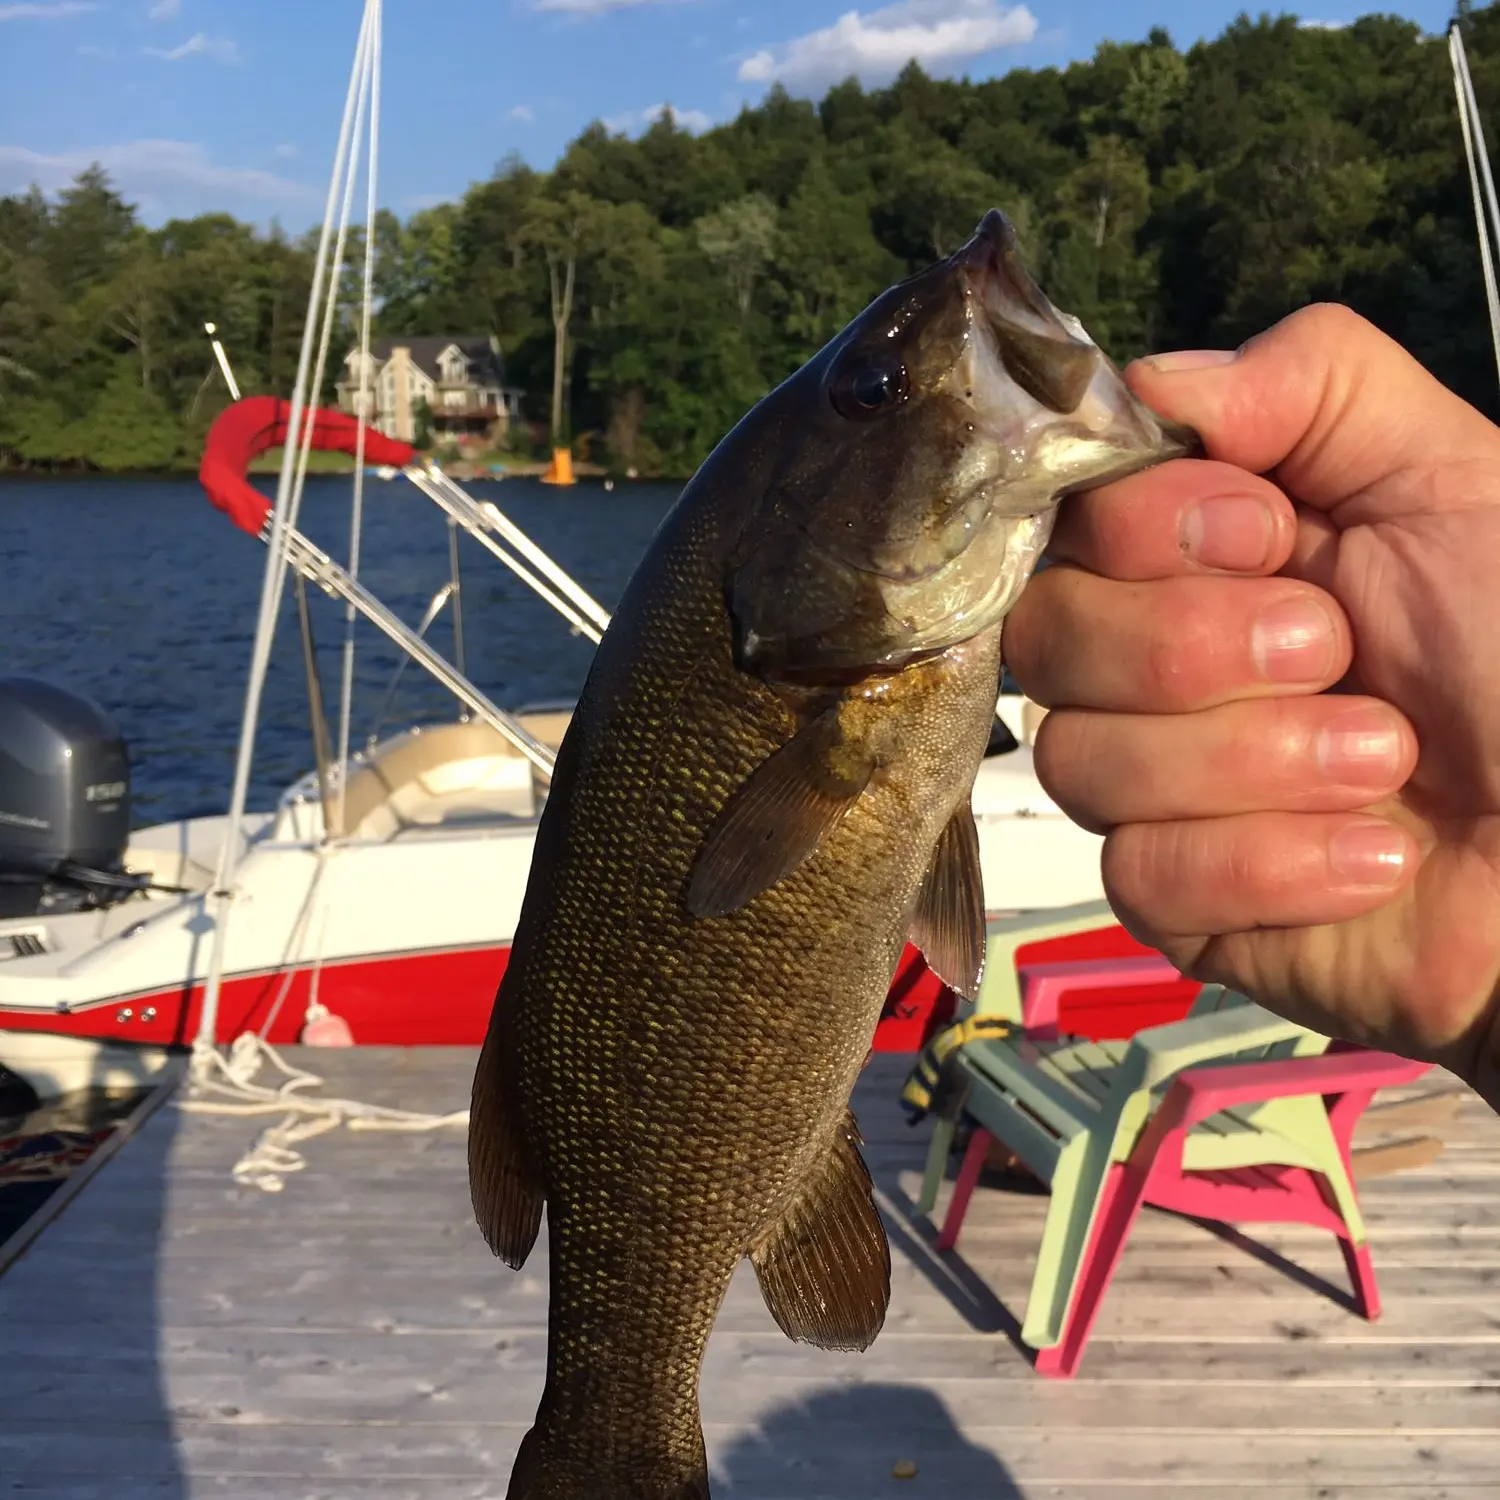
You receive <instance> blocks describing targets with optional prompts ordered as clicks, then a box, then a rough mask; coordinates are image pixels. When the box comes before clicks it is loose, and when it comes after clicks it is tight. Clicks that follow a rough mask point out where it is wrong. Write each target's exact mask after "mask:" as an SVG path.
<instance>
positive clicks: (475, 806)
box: [344, 713, 570, 839]
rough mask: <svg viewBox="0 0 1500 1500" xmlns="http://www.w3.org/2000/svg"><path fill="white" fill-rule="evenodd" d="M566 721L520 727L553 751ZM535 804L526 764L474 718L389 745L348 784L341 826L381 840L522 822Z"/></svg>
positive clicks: (551, 717)
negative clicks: (461, 824)
mask: <svg viewBox="0 0 1500 1500" xmlns="http://www.w3.org/2000/svg"><path fill="white" fill-rule="evenodd" d="M569 717H570V716H569V715H568V714H566V713H546V714H527V715H523V716H521V718H520V720H519V722H520V724H521V725H522V727H523V728H525V729H526V730H527V731H528V732H529V733H531V734H533V735H535V736H536V738H537V739H539V740H541V741H542V742H543V743H544V744H552V745H553V747H554V748H556V744H557V743H561V740H562V734H563V731H565V730H566V728H567V722H568V719H569ZM554 721H556V722H554ZM553 736H555V741H554V739H553ZM536 802H537V798H536V788H535V784H534V780H533V772H532V767H531V762H530V761H528V760H527V759H526V758H525V757H524V756H523V755H521V754H520V752H519V751H517V750H516V749H515V748H514V747H513V746H512V745H511V744H510V742H509V741H508V740H507V739H505V737H504V736H503V735H501V734H500V733H499V731H497V730H496V729H494V728H492V727H491V726H490V725H488V724H486V723H484V722H483V721H481V720H477V719H475V720H471V721H470V722H468V723H466V724H462V723H461V724H438V725H433V726H428V727H425V728H422V729H414V730H412V731H410V732H409V733H408V734H404V735H401V736H399V737H398V738H396V739H393V740H391V741H389V742H388V743H387V744H386V745H385V746H383V747H382V748H381V750H380V752H379V753H378V754H377V755H376V757H375V758H374V759H373V760H370V761H367V762H366V763H365V764H364V765H362V766H361V767H360V768H359V770H358V771H356V772H355V774H354V775H353V776H352V777H351V778H350V780H349V786H348V789H347V791H346V792H345V794H344V827H345V828H346V829H347V830H348V834H347V836H348V837H349V838H352V839H386V838H390V837H392V836H393V835H395V834H397V833H399V832H400V831H401V830H402V829H403V828H408V827H412V826H416V825H432V824H438V823H443V822H450V821H455V820H458V819H468V818H479V819H487V818H494V817H496V816H501V817H505V816H509V817H518V818H529V817H532V816H534V815H535V812H536Z"/></svg>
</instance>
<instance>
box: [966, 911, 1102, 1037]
mask: <svg viewBox="0 0 1500 1500" xmlns="http://www.w3.org/2000/svg"><path fill="white" fill-rule="evenodd" d="M1116 921H1117V918H1116V917H1115V914H1114V911H1113V910H1112V908H1111V907H1110V904H1109V902H1108V901H1080V902H1077V903H1076V904H1075V905H1073V906H1059V907H1054V908H1051V909H1049V910H1043V911H1034V912H1022V913H1020V915H1018V916H1014V917H995V918H993V919H991V920H990V921H987V922H986V923H985V924H984V979H983V981H982V982H981V984H980V987H979V994H978V995H977V996H975V999H974V1003H973V1005H972V1007H971V1008H970V1012H969V1013H970V1014H971V1015H976V1016H1003V1017H1004V1018H1005V1019H1006V1020H1009V1021H1020V1019H1021V986H1020V981H1019V980H1018V979H1017V977H1016V950H1017V949H1018V948H1020V947H1022V946H1024V945H1025V944H1027V943H1043V942H1046V941H1047V939H1048V938H1057V937H1071V936H1072V935H1073V934H1074V933H1075V932H1091V931H1093V930H1094V929H1095V928H1097V927H1113V926H1114V925H1115V924H1116Z"/></svg>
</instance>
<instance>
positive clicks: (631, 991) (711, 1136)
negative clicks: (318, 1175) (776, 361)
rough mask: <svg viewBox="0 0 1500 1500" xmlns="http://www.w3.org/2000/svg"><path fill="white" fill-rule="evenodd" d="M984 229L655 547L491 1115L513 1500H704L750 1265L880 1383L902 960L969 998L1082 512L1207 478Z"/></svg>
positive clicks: (510, 971) (595, 709)
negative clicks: (989, 833) (1026, 703)
mask: <svg viewBox="0 0 1500 1500" xmlns="http://www.w3.org/2000/svg"><path fill="white" fill-rule="evenodd" d="M1193 442H1194V439H1193V436H1192V434H1190V433H1187V432H1185V431H1183V430H1181V429H1177V428H1172V427H1169V426H1168V425H1167V424H1165V423H1163V422H1162V421H1161V420H1159V419H1158V418H1157V417H1155V416H1154V415H1153V414H1152V413H1151V412H1149V411H1148V410H1146V408H1144V407H1143V406H1142V405H1141V404H1140V403H1139V402H1138V401H1136V400H1135V398H1134V397H1133V396H1131V394H1130V393H1129V391H1128V390H1127V389H1126V387H1125V384H1124V382H1123V380H1122V379H1121V377H1120V374H1119V372H1118V370H1117V369H1116V368H1115V367H1114V366H1113V365H1112V364H1111V363H1110V362H1109V361H1108V360H1107V359H1106V358H1105V357H1104V356H1103V355H1102V354H1101V352H1100V351H1099V349H1098V348H1097V347H1096V346H1095V345H1094V344H1093V343H1092V341H1090V340H1089V338H1088V337H1087V335H1086V334H1085V333H1084V332H1083V330H1082V328H1081V326H1080V325H1079V324H1078V323H1077V321H1076V320H1075V319H1072V318H1069V317H1067V316H1066V315H1064V314H1062V313H1059V312H1058V310H1057V309H1056V308H1054V307H1053V306H1052V304H1051V303H1050V302H1049V301H1048V300H1047V298H1046V297H1045V296H1044V295H1043V293H1042V292H1041V290H1040V289H1039V288H1038V287H1037V285H1036V283H1035V282H1034V281H1033V280H1032V279H1031V277H1030V276H1029V274H1028V273H1027V272H1026V270H1025V268H1024V267H1023V266H1022V265H1021V263H1020V260H1019V257H1018V255H1017V251H1016V243H1015V236H1014V232H1013V230H1012V229H1011V226H1010V224H1009V222H1008V221H1007V220H1006V219H1005V218H1004V216H1003V215H1002V214H1000V213H999V212H997V211H992V212H990V213H989V214H987V215H986V216H985V218H984V220H983V221H982V222H981V224H980V225H979V228H978V230H977V231H976V233H975V235H974V237H973V238H972V239H971V240H970V241H969V243H968V244H966V245H965V246H964V247H963V248H962V249H960V250H959V251H957V252H956V253H955V254H954V255H952V256H951V257H949V258H948V259H947V260H945V261H942V262H940V263H939V264H937V265H935V266H933V267H931V268H930V269H928V270H927V271H924V272H922V273H920V274H919V275H917V276H914V277H912V278H911V279H909V280H907V281H905V282H902V283H901V284H900V285H898V286H895V287H892V288H891V289H890V290H888V291H887V292H885V293H884V294H883V295H882V296H880V297H879V298H877V299H876V301H875V302H873V303H872V304H871V306H870V307H869V308H867V309H866V310H865V311H864V312H863V313H862V314H861V315H860V316H859V317H858V318H856V319H855V320H854V322H853V323H851V324H850V325H849V326H848V327H847V328H846V329H844V331H843V332H842V333H840V334H839V335H838V336H837V337H836V338H834V339H833V340H832V341H830V343H829V344H827V345H826V346H825V347H824V348H823V349H822V350H820V351H819V352H818V354H816V355H815V356H814V357H813V358H812V359H811V360H810V361H809V362H808V363H807V364H806V365H804V366H803V367H802V368H801V369H800V370H798V371H797V372H796V373H795V374H794V375H792V376H791V377H790V378H789V379H787V380H786V381H785V382H784V383H783V384H782V385H780V386H779V387H777V389H776V390H774V391H772V392H771V393H770V394H769V395H768V396H766V397H765V398H764V400H762V401H761V402H760V403H759V404H758V405H756V406H755V407H754V408H753V409H752V410H751V411H750V412H749V413H748V414H747V415H746V416H745V417H744V418H743V419H742V420H741V421H740V423H739V424H738V425H737V426H736V427H735V428H734V429H733V431H732V432H730V434H729V435H728V436H727V437H726V438H725V439H724V440H723V441H722V442H721V443H720V444H719V446H718V447H717V448H716V449H715V450H714V452H713V453H712V454H711V455H710V456H709V458H708V459H707V460H706V461H705V463H704V464H703V467H702V468H701V469H700V470H699V471H698V473H697V474H696V475H695V476H694V478H693V479H692V481H691V482H690V483H689V484H688V485H687V487H686V488H685V489H684V490H683V493H682V495H681V497H680V498H679V500H678V501H677V503H676V505H675V507H674V508H673V509H672V511H671V512H670V513H669V515H668V516H667V518H666V519H665V520H664V521H663V523H662V525H661V528H660V529H659V530H658V532H657V534H656V536H655V538H654V539H653V541H652V543H651V545H650V547H649V549H648V550H647V553H646V555H645V557H644V558H643V560H642V562H641V564H640V565H639V567H638V569H637V571H636V573H635V575H634V577H633V578H632V580H631V582H630V584H629V586H628V587H627V589H626V591H625V595H624V598H623V599H622V601H621V603H620V606H619V609H618V610H617V611H616V613H615V615H614V618H613V623H612V624H611V626H610V628H609V630H608V632H607V633H606V635H605V637H604V640H603V642H602V643H601V644H600V646H599V649H598V654H597V656H596V658H595V661H594V664H593V668H592V670H591V672H590V674H589V678H588V682H587V685H586V686H585V689H584V692H583V695H582V697H581V699H580V701H579V704H578V708H577V711H576V712H575V714H574V717H573V720H572V723H571V726H570V728H569V730H568V733H567V735H566V737H565V739H564V741H563V744H562V747H561V749H560V752H559V755H558V761H557V767H556V770H555V773H554V777H553V782H552V790H551V794H550V796H549V798H548V801H547V805H546V808H545V810H544V812H543V816H542V820H541V825H540V828H539V830H538V835H537V842H536V853H535V856H534V860H533V864H532V868H531V876H530V882H529V884H528V887H527V892H526V899H525V903H524V906H523V909H522V913H521V919H520V923H519V926H518V928H517V931H516V936H515V942H514V945H513V947H512V951H511V958H510V964H509V967H508V968H507V970H506V973H505V976H504V979H503V981H502V983H501V985H500V989H499V993H498V995H497V997H496V1002H495V1008H494V1012H493V1015H492V1017H491V1022H490V1029H489V1033H488V1036H487V1038H486V1041H485V1045H484V1048H483V1051H482V1053H481V1055H480V1059H479V1064H478V1068H477V1071H476V1074H475V1080H474V1094H473V1109H472V1116H471V1125H470V1137H469V1142H470V1144H469V1159H470V1181H471V1186H472V1192H473V1199H474V1208H475V1213H476V1216H477V1218H478V1220H479V1223H480V1225H481V1227H482V1229H483V1231H484V1233H485V1236H486V1238H487V1240H488V1242H489V1244H490V1245H491V1247H492V1248H493V1249H494V1251H495V1252H496V1254H497V1255H499V1256H500V1257H501V1258H502V1259H504V1260H505V1261H506V1262H507V1263H508V1264H509V1265H511V1266H514V1267H519V1266H521V1265H522V1264H523V1263H524V1261H525V1260H526V1257H527V1255H528V1254H529V1252H530V1250H531V1248H532V1245H533V1243H534V1241H535V1239H536V1236H537V1233H538V1229H539V1226H540V1222H541V1216H542V1210H543V1205H544V1204H545V1206H546V1212H547V1219H548V1234H549V1245H550V1257H551V1266H550V1282H551V1294H550V1297H551V1300H550V1311H549V1324H548V1359H547V1383H546V1389H545V1391H544V1393H543V1396H542V1400H541V1405H540V1408H539V1410H538V1413H537V1419H536V1423H535V1425H534V1426H533V1428H532V1429H531V1431H530V1432H529V1433H528V1434H527V1436H526V1438H525V1439H524V1441H523V1443H522V1445H521V1450H520V1453H519V1455H518V1457H517V1459H516V1463H515V1467H514V1470H513V1472H512V1476H511V1482H510V1489H509V1497H510V1500H708V1495H709V1489H708V1470H707V1462H706V1456H705V1450H704V1444H703V1435H702V1427H701V1422H700V1418H699V1410H698V1380H699V1369H700V1365H701V1361H702V1356H703V1351H704V1347H705V1345H706V1343H707V1340H708V1336H709V1333H710V1331H711V1329H712V1327H713V1324H714V1320H715V1318H716V1316H717V1314H718V1310H719V1307H720V1304H721V1302H722V1299H723V1297H724V1294H725V1291H726V1290H727V1288H728V1286H729V1281H730V1278H731V1276H732V1275H733V1273H734V1271H735V1268H736V1266H737V1265H738V1264H739V1262H740V1260H741V1259H742V1258H744V1257H746V1256H748V1257H749V1258H750V1260H751V1262H752V1264H753V1265H754V1267H755V1271H756V1274H757V1277H758V1279H759V1282H760V1286H761V1289H762V1291H763V1293H764V1295H765V1299H766V1302H767V1305H768V1307H769V1309H770V1311H771V1314H772V1316H773V1317H774V1318H775V1320H776V1322H777V1323H778V1324H779V1325H780V1327H781V1328H782V1329H783V1330H784V1331H785V1332H786V1333H787V1334H788V1335H789V1336H790V1337H792V1338H794V1339H803V1340H807V1341H809V1342H811V1343H814V1344H817V1345H821V1346H822V1347H824V1348H839V1349H862V1348H865V1347H867V1346H868V1345H869V1343H870V1342H871V1341H872V1340H873V1339H874V1338H875V1336H876V1334H877V1333H878V1332H879V1330H880V1327H881V1325H882V1322H883V1320H884V1317H885V1312H886V1305H887V1301H888V1299H889V1294H890V1251H889V1247H888V1245H887V1242H886V1236H885V1231H884V1227H883V1226H882V1224H881V1221H880V1217H879V1214H878V1212H877V1209H876V1207H875V1203H874V1198H873V1192H872V1187H871V1182H870V1178H869V1175H868V1173H867V1171H866V1169H865V1166H864V1163H863V1161H862V1160H861V1157H860V1153H859V1135H858V1131H857V1128H856V1125H855V1122H854V1119H853V1117H852V1115H851V1113H850V1111H849V1097H850V1094H851V1091H852V1089H853V1086H854V1082H855V1079H856V1077H857V1075H858V1073H859V1070H860V1068H861V1066H862V1064H863V1062H864V1060H865V1058H866V1055H867V1051H868V1048H869V1044H870V1040H871V1037H872V1035H873V1033H874V1030H875V1026H876V1023H877V1021H878V1019H879V1015H880V1011H881V1007H882V1004H883V1002H884V999H885V996H886V993H887V990H888V988H889V985H890V981H891V977H892V975H893V973H894V971H895V968H896V965H897V962H898V960H899V958H900V955H901V952H902V950H903V948H904V946H905V943H906V941H907V939H908V937H910V939H911V940H912V941H913V942H915V943H916V944H917V945H918V946H919V947H920V948H921V949H922V951H923V954H924V956H925V957H926V959H927V961H928V963H929V965H930V966H931V967H932V968H933V969H934V970H935V971H936V972H937V973H938V974H939V975H940V977H942V978H943V979H944V980H945V981H947V982H948V983H949V984H951V985H953V986H954V987H955V988H956V989H958V990H959V991H960V992H962V993H966V994H972V993H974V991H975V989H976V988H977V985H978V981H979V977H980V970H981V967H982V963H983V948H984V902H983V894H982V890H981V886H980V874H979V846H978V835H977V832H976V830H975V826H974V820H973V815H972V813H971V811H970V796H971V793H972V788H973V783H974V778H975V775H976V773H977V771H978V768H979V764H980V761H981V759H982V757H983V753H984V748H985V744H986V741H987V738H988V735H989V729H990V724H991V721H992V719H993V716H994V709H995V698H996V694H997V691H998V685H999V680H1000V634H1001V623H1002V621H1003V619H1004V617H1005V614H1006V612H1007V611H1008V610H1009V609H1010V608H1011V606H1012V605H1013V604H1014V603H1015V601H1016V599H1017V598H1018V597H1019V595H1020V593H1021V590H1022V589H1023V588H1024V587H1025V584H1026V582H1027V579H1028V578H1029V577H1030V575H1031V572H1032V570H1033V568H1034V567H1035V565H1036V562H1037V560H1038V558H1039V556H1040V554H1041V552H1042V549H1043V548H1044V547H1045V546H1046V543H1047V539H1048V537H1049V535H1050V533H1051V528H1052V522H1053V517H1054V514H1055V509H1056V506H1057V504H1058V501H1059V500H1060V498H1061V497H1062V496H1064V495H1065V494H1067V493H1069V492H1071V491H1074V490H1078V489H1082V488H1085V487H1088V486H1092V485H1096V484H1100V483H1103V482H1105V481H1107V480H1110V479H1114V478H1118V477H1121V476H1122V475H1125V474H1127V473H1131V472H1133V471H1135V470H1137V469H1141V468H1144V467H1146V466H1148V465H1150V464H1154V463H1159V462H1161V461H1163V460H1165V459H1168V458H1171V457H1174V456H1177V455H1179V454H1183V453H1186V452H1188V451H1190V450H1191V448H1192V446H1193Z"/></svg>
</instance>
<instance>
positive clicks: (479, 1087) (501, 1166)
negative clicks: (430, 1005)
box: [469, 983, 543, 1271]
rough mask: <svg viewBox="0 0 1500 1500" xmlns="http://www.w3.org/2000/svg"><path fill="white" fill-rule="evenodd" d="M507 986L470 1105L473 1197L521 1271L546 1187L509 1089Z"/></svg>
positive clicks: (497, 1248) (488, 1233)
mask: <svg viewBox="0 0 1500 1500" xmlns="http://www.w3.org/2000/svg"><path fill="white" fill-rule="evenodd" d="M504 1004H505V989H504V985H503V983H502V985H501V991H500V996H499V998H498V999H497V1000H496V1002H495V1015H494V1016H493V1017H492V1018H491V1021H490V1029H489V1034H488V1035H487V1036H486V1037H485V1040H484V1046H483V1048H482V1049H481V1050H480V1053H479V1063H478V1066H477V1067H476V1068H475V1071H474V1091H473V1096H472V1099H471V1101H470V1105H469V1196H470V1198H471V1199H472V1201H473V1204H474V1217H475V1218H476V1219H477V1220H478V1221H479V1227H480V1229H481V1230H482V1231H483V1232H484V1238H485V1241H486V1242H487V1243H488V1245H489V1247H490V1249H491V1250H493V1251H494V1252H495V1254H496V1255H498V1256H499V1257H500V1259H501V1260H503V1261H504V1262H505V1263H506V1265H508V1266H510V1267H512V1268H513V1269H514V1270H517V1271H519V1270H520V1269H521V1267H522V1266H523V1265H525V1263H526V1257H527V1256H528V1255H530V1254H531V1247H532V1246H533V1245H534V1244H535V1243H536V1237H537V1231H538V1230H539V1229H540V1228H541V1226H542V1196H543V1195H542V1184H541V1179H540V1177H539V1176H538V1175H537V1172H536V1169H535V1167H534V1166H533V1165H532V1162H531V1159H530V1157H529V1155H528V1154H527V1151H526V1143H525V1141H524V1140H523V1139H522V1136H521V1121H520V1118H519V1115H518V1112H517V1109H516V1098H515V1094H514V1091H513V1087H512V1086H510V1085H509V1080H508V1074H509V1072H510V1069H508V1068H507V1067H506V1066H505V1064H506V1062H507V1057H506V1048H505V1042H504V1036H503V1030H504V1028H503V1025H502V1016H501V1008H502V1007H503V1006H504Z"/></svg>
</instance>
